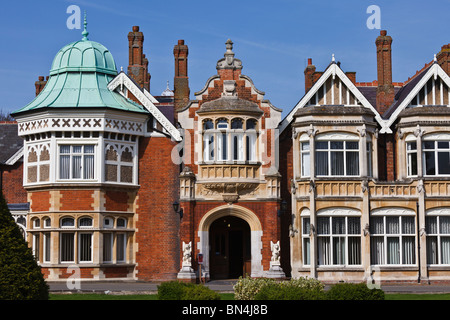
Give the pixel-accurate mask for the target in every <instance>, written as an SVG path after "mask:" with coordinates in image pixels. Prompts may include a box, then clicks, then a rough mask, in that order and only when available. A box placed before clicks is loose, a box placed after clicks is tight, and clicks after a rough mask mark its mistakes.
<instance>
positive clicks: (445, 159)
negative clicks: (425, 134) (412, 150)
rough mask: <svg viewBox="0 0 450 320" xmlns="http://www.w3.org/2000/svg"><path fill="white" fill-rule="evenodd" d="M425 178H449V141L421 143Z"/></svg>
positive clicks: (425, 140) (426, 141)
mask: <svg viewBox="0 0 450 320" xmlns="http://www.w3.org/2000/svg"><path fill="white" fill-rule="evenodd" d="M422 159H423V170H424V175H425V176H450V140H427V139H426V138H424V141H423V143H422Z"/></svg>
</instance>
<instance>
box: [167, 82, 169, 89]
mask: <svg viewBox="0 0 450 320" xmlns="http://www.w3.org/2000/svg"><path fill="white" fill-rule="evenodd" d="M167 89H169V80H167Z"/></svg>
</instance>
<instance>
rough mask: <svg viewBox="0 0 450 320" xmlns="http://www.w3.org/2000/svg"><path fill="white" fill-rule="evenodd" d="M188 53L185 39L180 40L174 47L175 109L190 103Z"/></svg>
mask: <svg viewBox="0 0 450 320" xmlns="http://www.w3.org/2000/svg"><path fill="white" fill-rule="evenodd" d="M188 54H189V49H188V46H187V45H185V44H184V40H178V44H177V45H175V46H174V47H173V55H174V57H175V77H174V81H173V86H174V106H175V111H178V110H180V109H181V108H183V107H185V106H186V105H187V104H188V103H189V94H190V89H189V77H188ZM175 114H176V113H175Z"/></svg>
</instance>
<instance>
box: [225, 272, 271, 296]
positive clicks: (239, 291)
mask: <svg viewBox="0 0 450 320" xmlns="http://www.w3.org/2000/svg"><path fill="white" fill-rule="evenodd" d="M274 282H275V281H274V280H272V279H265V278H251V277H245V278H243V277H239V280H238V281H237V282H236V284H235V285H234V286H233V289H234V299H235V300H254V299H255V295H256V294H257V293H258V292H259V290H261V288H262V287H263V286H265V285H268V284H271V283H274Z"/></svg>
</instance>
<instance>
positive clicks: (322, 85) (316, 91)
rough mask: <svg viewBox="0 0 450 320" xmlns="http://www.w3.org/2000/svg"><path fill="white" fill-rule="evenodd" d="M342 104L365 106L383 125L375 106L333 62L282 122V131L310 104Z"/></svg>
mask: <svg viewBox="0 0 450 320" xmlns="http://www.w3.org/2000/svg"><path fill="white" fill-rule="evenodd" d="M327 105H340V106H348V107H354V106H359V107H365V108H368V109H370V110H371V111H372V112H373V113H374V114H375V119H376V120H377V122H378V123H379V124H380V125H381V126H382V125H383V123H384V120H383V119H382V118H381V116H380V114H379V113H378V111H377V110H376V109H375V107H374V106H372V104H371V103H370V102H369V101H368V100H367V99H366V98H365V97H364V95H363V94H362V93H361V91H359V90H358V88H357V87H356V86H355V85H354V84H353V82H352V81H351V80H350V79H349V78H348V77H347V75H346V74H345V73H344V72H343V71H342V69H341V68H340V67H339V66H338V65H337V64H336V63H334V62H333V63H331V64H330V65H329V66H328V68H327V70H325V72H324V73H323V74H322V76H321V77H320V78H319V79H318V80H317V81H316V82H315V84H314V85H313V86H312V88H311V89H310V90H309V91H308V92H307V93H306V94H305V95H304V96H303V98H302V99H301V100H300V101H299V102H298V103H297V105H296V106H295V107H294V108H293V109H292V110H291V112H290V113H289V114H288V115H287V116H286V117H285V118H284V119H283V121H282V122H281V124H280V133H281V132H283V131H284V129H286V127H288V125H289V124H290V123H291V122H292V121H293V119H294V114H295V112H296V111H297V110H298V109H300V108H304V107H308V106H327Z"/></svg>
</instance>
